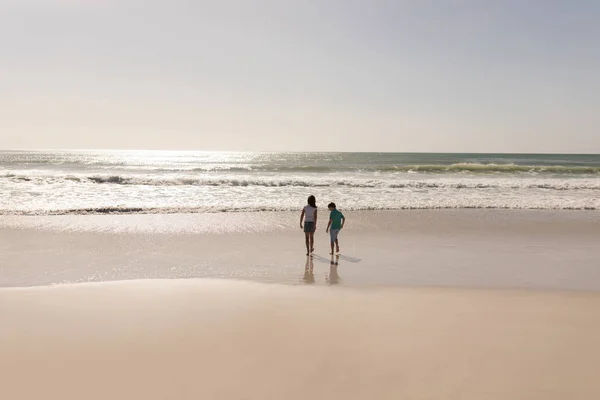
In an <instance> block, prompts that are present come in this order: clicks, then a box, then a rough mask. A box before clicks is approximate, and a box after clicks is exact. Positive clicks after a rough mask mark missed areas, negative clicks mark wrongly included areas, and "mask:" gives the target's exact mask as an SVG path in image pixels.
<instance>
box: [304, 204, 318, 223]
mask: <svg viewBox="0 0 600 400" xmlns="http://www.w3.org/2000/svg"><path fill="white" fill-rule="evenodd" d="M316 212H317V209H316V208H315V207H311V206H305V207H304V222H315V213H316Z"/></svg>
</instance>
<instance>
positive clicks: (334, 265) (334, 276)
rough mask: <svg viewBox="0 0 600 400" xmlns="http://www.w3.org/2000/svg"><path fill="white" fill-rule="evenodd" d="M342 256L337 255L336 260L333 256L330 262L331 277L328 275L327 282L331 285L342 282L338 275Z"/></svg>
mask: <svg viewBox="0 0 600 400" xmlns="http://www.w3.org/2000/svg"><path fill="white" fill-rule="evenodd" d="M339 259H340V256H339V255H338V256H336V258H335V261H334V260H333V257H332V258H331V263H330V264H329V277H327V282H328V283H329V284H330V285H337V284H338V283H339V282H340V276H339V275H338V262H339Z"/></svg>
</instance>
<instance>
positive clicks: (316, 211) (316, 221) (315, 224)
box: [315, 210, 318, 229]
mask: <svg viewBox="0 0 600 400" xmlns="http://www.w3.org/2000/svg"><path fill="white" fill-rule="evenodd" d="M317 211H318V210H315V229H317Z"/></svg>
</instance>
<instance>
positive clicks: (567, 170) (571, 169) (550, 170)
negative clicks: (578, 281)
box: [152, 163, 600, 175]
mask: <svg viewBox="0 0 600 400" xmlns="http://www.w3.org/2000/svg"><path fill="white" fill-rule="evenodd" d="M152 170H153V171H156V172H161V171H162V172H208V173H210V172H282V173H293V172H300V173H302V172H304V173H334V172H399V173H402V172H404V173H436V174H444V173H477V174H486V173H487V174H495V173H496V174H502V173H504V174H510V173H513V174H514V173H527V174H568V175H586V174H588V175H594V174H600V167H596V166H564V165H518V164H478V163H458V164H450V165H446V164H424V165H420V164H414V165H389V164H384V165H361V164H356V165H343V164H342V165H340V164H331V165H292V166H286V165H273V164H268V165H253V166H245V167H239V166H219V167H215V166H212V165H206V166H202V167H190V168H177V167H174V168H164V167H162V168H155V169H152Z"/></svg>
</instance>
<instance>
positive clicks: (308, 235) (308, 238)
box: [304, 232, 310, 255]
mask: <svg viewBox="0 0 600 400" xmlns="http://www.w3.org/2000/svg"><path fill="white" fill-rule="evenodd" d="M304 237H305V238H306V255H309V254H310V233H308V232H306V233H305V234H304Z"/></svg>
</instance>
